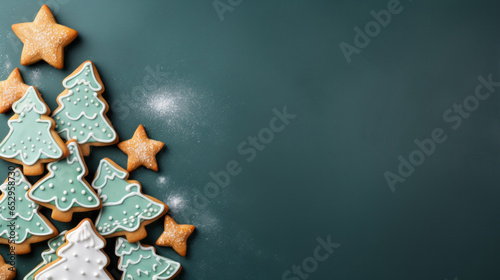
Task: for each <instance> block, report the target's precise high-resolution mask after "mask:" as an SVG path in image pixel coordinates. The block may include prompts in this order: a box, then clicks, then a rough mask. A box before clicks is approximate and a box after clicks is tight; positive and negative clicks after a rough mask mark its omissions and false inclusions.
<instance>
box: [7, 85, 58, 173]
mask: <svg viewBox="0 0 500 280" xmlns="http://www.w3.org/2000/svg"><path fill="white" fill-rule="evenodd" d="M12 110H14V113H15V115H14V116H12V117H11V118H10V119H9V121H8V125H9V128H10V131H9V134H8V135H7V136H6V137H5V138H4V139H3V141H2V142H1V143H0V158H3V159H5V160H7V161H10V162H13V163H16V164H22V165H23V170H24V174H26V175H29V176H36V175H41V174H42V173H43V163H46V162H51V161H56V160H58V159H60V158H63V157H65V156H67V154H68V149H67V148H66V144H65V143H64V141H63V140H62V139H61V138H60V137H59V135H58V134H57V133H56V132H55V130H54V127H55V124H54V120H53V119H52V118H50V117H48V115H49V114H50V109H49V108H48V107H47V105H46V104H45V102H44V101H43V99H42V97H41V96H40V93H38V91H37V89H36V88H35V87H29V88H28V90H27V91H26V93H25V94H24V95H23V97H21V99H19V100H18V101H16V102H15V103H14V105H12Z"/></svg>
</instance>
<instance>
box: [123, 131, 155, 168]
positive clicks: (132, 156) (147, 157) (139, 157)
mask: <svg viewBox="0 0 500 280" xmlns="http://www.w3.org/2000/svg"><path fill="white" fill-rule="evenodd" d="M164 145H165V144H164V143H163V142H160V141H156V140H151V139H149V138H148V136H147V135H146V130H144V127H143V126H142V124H141V125H139V127H138V128H137V130H136V131H135V133H134V136H133V137H132V139H130V140H127V141H123V142H121V143H119V144H118V148H120V150H122V151H123V152H124V153H126V154H127V155H128V162H127V171H129V172H130V171H132V170H134V169H136V168H137V167H139V166H141V165H143V166H145V167H147V168H149V169H151V170H154V171H158V163H157V162H156V154H157V153H158V152H159V151H160V150H161V149H162V148H163V146H164Z"/></svg>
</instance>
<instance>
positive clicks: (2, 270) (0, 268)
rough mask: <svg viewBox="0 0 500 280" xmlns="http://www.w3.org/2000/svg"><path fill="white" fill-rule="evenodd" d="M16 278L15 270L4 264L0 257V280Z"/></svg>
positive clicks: (0, 256)
mask: <svg viewBox="0 0 500 280" xmlns="http://www.w3.org/2000/svg"><path fill="white" fill-rule="evenodd" d="M14 277H16V268H15V267H13V266H12V265H10V264H7V263H5V260H4V259H3V257H2V255H0V280H11V279H14Z"/></svg>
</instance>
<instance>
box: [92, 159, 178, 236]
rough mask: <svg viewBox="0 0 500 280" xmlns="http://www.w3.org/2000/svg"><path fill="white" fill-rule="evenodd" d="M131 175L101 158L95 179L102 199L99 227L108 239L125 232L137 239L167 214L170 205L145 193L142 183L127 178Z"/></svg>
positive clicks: (145, 234) (93, 183)
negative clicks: (142, 190) (147, 226)
mask: <svg viewBox="0 0 500 280" xmlns="http://www.w3.org/2000/svg"><path fill="white" fill-rule="evenodd" d="M128 176H129V174H128V172H127V171H125V169H123V168H121V167H120V166H118V165H117V164H116V163H114V162H113V161H112V160H110V159H108V158H104V159H102V160H101V162H100V164H99V167H98V169H97V173H96V175H95V178H94V181H93V182H92V187H93V188H94V189H96V190H97V193H98V194H99V197H100V198H101V201H102V208H101V212H100V213H99V216H98V217H97V221H96V227H97V231H98V232H99V233H100V234H101V235H102V236H104V237H106V238H108V237H114V236H120V235H125V236H126V237H127V239H128V241H129V242H136V241H139V240H141V239H143V238H144V237H146V236H147V233H146V230H145V229H144V226H145V225H147V224H150V223H152V222H154V221H155V220H157V219H159V218H160V217H161V216H163V214H165V213H167V211H168V207H167V205H166V204H165V203H163V202H161V201H160V200H158V199H156V198H154V197H151V196H148V195H144V194H143V193H142V192H141V184H140V183H139V182H137V181H133V180H127V179H128Z"/></svg>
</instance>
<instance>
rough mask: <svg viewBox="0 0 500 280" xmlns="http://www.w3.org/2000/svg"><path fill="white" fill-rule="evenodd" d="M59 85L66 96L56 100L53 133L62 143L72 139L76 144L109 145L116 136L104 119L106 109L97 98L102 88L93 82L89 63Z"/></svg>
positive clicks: (91, 68) (94, 77) (93, 75)
mask: <svg viewBox="0 0 500 280" xmlns="http://www.w3.org/2000/svg"><path fill="white" fill-rule="evenodd" d="M63 85H64V87H65V88H66V89H68V91H67V94H65V95H61V96H59V97H58V101H59V105H60V107H59V108H58V109H57V110H56V111H55V112H54V114H53V118H54V120H55V121H56V124H57V126H56V130H57V132H58V133H59V134H60V135H61V137H62V138H63V139H66V140H70V139H76V140H77V141H78V143H79V144H84V143H94V142H100V143H111V142H114V141H115V139H116V132H115V130H114V129H113V127H112V126H111V124H110V123H109V122H108V121H107V119H106V118H105V111H106V108H107V105H106V104H105V103H104V102H102V101H101V99H99V98H98V96H99V94H98V93H97V92H98V91H100V90H101V89H102V86H101V85H100V84H99V83H98V82H97V79H96V76H95V74H94V71H93V66H92V64H91V63H90V62H86V63H85V64H84V65H83V67H82V69H81V70H80V71H79V72H78V73H77V74H75V75H73V76H70V77H68V78H66V79H65V80H64V81H63Z"/></svg>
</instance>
